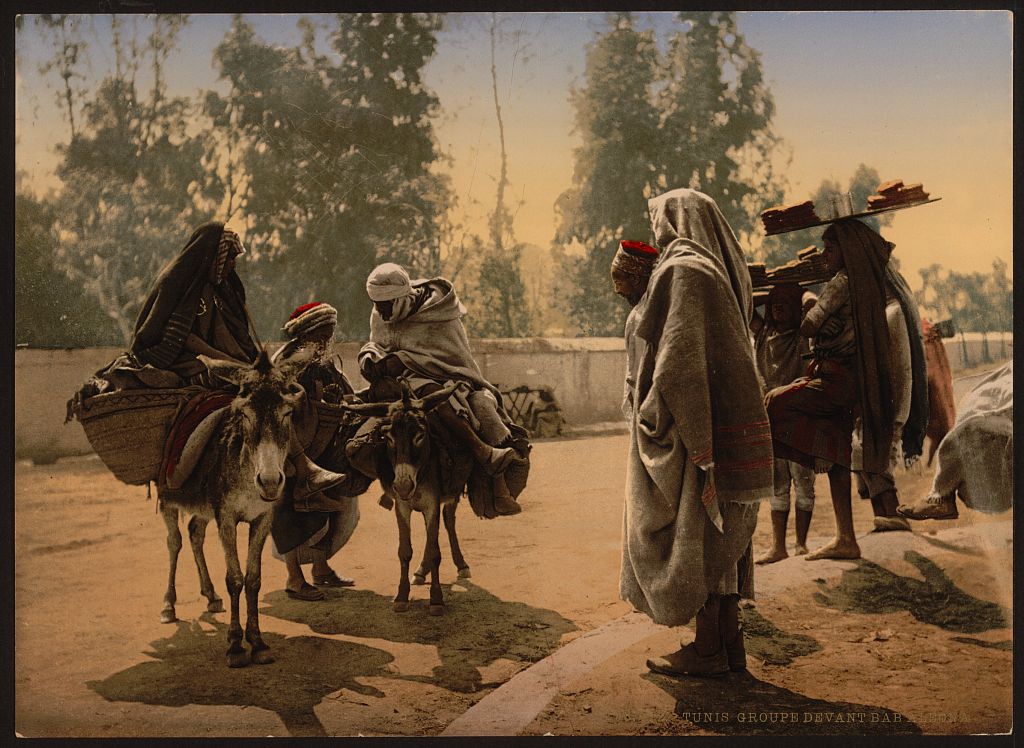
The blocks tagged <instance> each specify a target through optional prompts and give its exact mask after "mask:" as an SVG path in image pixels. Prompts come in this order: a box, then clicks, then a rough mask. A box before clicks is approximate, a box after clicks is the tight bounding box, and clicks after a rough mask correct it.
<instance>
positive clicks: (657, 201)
mask: <svg viewBox="0 0 1024 748" xmlns="http://www.w3.org/2000/svg"><path fill="white" fill-rule="evenodd" d="M647 209H648V210H649V211H650V214H651V229H652V230H653V231H654V239H655V243H656V244H657V245H658V247H660V248H661V249H662V250H667V249H668V248H669V245H671V244H672V243H674V242H676V241H679V240H685V241H686V244H687V246H689V247H690V248H691V249H693V250H695V251H697V252H699V253H700V254H702V255H704V256H705V257H708V258H710V259H712V260H715V261H717V262H718V263H719V264H721V265H722V268H723V270H725V272H726V275H727V276H728V278H729V282H730V284H731V285H732V290H733V293H735V295H736V303H737V304H738V305H739V307H740V312H741V313H742V314H743V319H744V320H745V321H746V322H747V323H748V324H749V322H750V319H751V316H752V315H753V313H754V301H753V295H752V294H753V286H752V284H751V282H750V271H749V270H747V261H746V258H745V257H744V256H743V250H742V249H740V245H739V242H738V241H736V234H735V233H733V230H732V227H731V226H729V222H728V221H726V220H725V216H723V215H722V211H721V210H719V208H718V205H717V204H716V203H715V201H714V200H712V199H711V198H710V197H708V196H707V195H705V194H704V193H703V192H698V191H697V190H690V189H686V188H679V189H675V190H671V191H670V192H665V193H663V194H661V195H658V196H657V197H652V198H651V199H650V200H648V201H647ZM666 254H667V253H666V252H664V251H663V252H662V253H661V257H662V258H664V257H665V256H666Z"/></svg>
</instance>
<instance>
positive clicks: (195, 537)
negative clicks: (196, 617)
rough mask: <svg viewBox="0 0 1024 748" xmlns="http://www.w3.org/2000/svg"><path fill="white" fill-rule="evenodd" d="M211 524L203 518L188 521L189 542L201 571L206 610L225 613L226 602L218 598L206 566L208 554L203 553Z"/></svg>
mask: <svg viewBox="0 0 1024 748" xmlns="http://www.w3.org/2000/svg"><path fill="white" fill-rule="evenodd" d="M209 523H210V521H209V520H207V519H203V518H202V517H192V519H190V520H189V521H188V541H189V543H191V544H192V555H193V556H194V557H195V559H196V569H198V570H199V591H200V592H201V593H202V595H203V597H205V598H206V600H207V602H206V609H207V610H208V611H209V612H211V613H223V612H224V601H223V600H221V599H220V597H218V596H217V591H216V590H215V589H214V588H213V580H211V579H210V570H209V568H208V567H207V566H206V553H205V552H204V551H203V542H204V541H205V540H206V526H207V525H208V524H209Z"/></svg>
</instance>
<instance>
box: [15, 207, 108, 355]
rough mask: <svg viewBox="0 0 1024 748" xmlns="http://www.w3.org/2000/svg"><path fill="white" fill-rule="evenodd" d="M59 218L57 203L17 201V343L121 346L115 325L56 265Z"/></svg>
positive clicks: (93, 300) (31, 344) (35, 345)
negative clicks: (56, 227) (118, 343)
mask: <svg viewBox="0 0 1024 748" xmlns="http://www.w3.org/2000/svg"><path fill="white" fill-rule="evenodd" d="M55 214H56V207H55V206H54V205H53V204H52V203H49V202H46V201H42V200H37V199H36V198H34V197H32V196H31V195H28V194H26V193H24V192H18V193H17V194H16V195H15V203H14V244H15V246H16V247H17V248H18V254H17V257H16V258H15V273H14V341H15V343H17V344H19V345H21V344H25V345H29V346H34V347H44V346H45V347H51V346H77V345H111V344H116V343H117V342H119V340H118V338H119V334H118V330H117V326H116V325H115V324H114V321H113V320H112V319H111V318H110V317H108V316H107V315H106V314H105V313H104V311H103V310H102V309H100V307H99V305H98V304H97V303H96V300H95V299H94V298H92V297H91V296H89V295H88V294H86V293H85V292H84V291H83V290H82V288H81V286H80V285H79V284H78V283H75V282H74V281H72V280H71V279H70V278H68V277H67V276H66V275H65V274H64V273H62V272H61V271H60V270H59V269H58V268H57V266H56V263H55V262H54V259H55V257H56V254H57V246H58V244H59V240H58V237H57V232H56V229H55V223H56V220H55V218H56V217H55Z"/></svg>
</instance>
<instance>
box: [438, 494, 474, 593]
mask: <svg viewBox="0 0 1024 748" xmlns="http://www.w3.org/2000/svg"><path fill="white" fill-rule="evenodd" d="M458 505H459V500H458V499H456V500H455V501H449V502H448V503H447V504H445V505H444V506H443V507H441V516H442V518H443V519H444V529H445V530H446V531H447V532H448V547H449V548H451V549H452V561H454V562H455V568H456V569H458V570H459V579H469V577H470V573H469V564H467V563H466V559H465V558H463V556H462V548H460V547H459V536H458V535H457V534H456V532H455V508H456V507H457V506H458Z"/></svg>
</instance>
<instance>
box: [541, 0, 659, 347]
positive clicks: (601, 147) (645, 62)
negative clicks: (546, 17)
mask: <svg viewBox="0 0 1024 748" xmlns="http://www.w3.org/2000/svg"><path fill="white" fill-rule="evenodd" d="M608 23H609V26H610V29H609V30H608V31H607V32H606V33H603V34H600V35H599V36H598V37H597V38H596V39H595V40H594V41H593V42H592V43H591V44H589V45H588V47H587V53H586V72H585V73H584V83H583V86H582V87H581V88H580V89H575V90H573V91H572V92H571V101H572V104H573V107H574V109H575V112H576V114H575V129H576V132H577V133H578V134H579V135H580V136H581V140H582V143H581V145H580V146H578V147H577V148H576V149H575V151H574V161H575V166H574V170H573V184H572V187H570V188H569V189H568V190H566V191H565V192H563V193H562V195H561V196H560V197H559V198H558V202H557V204H556V210H557V212H558V215H559V227H558V231H557V234H556V237H555V243H556V244H557V245H561V246H562V247H567V246H569V245H572V244H578V245H582V248H583V251H584V253H583V255H582V257H580V256H579V255H578V254H573V253H563V255H562V256H563V258H564V260H563V262H564V264H563V272H564V273H565V274H566V275H567V276H568V277H569V279H571V281H572V283H571V284H568V285H569V286H570V290H568V293H567V294H566V297H565V300H566V303H567V306H568V311H569V312H570V314H571V315H572V316H573V318H574V319H575V320H576V322H577V324H578V325H579V327H580V329H581V331H582V332H583V333H584V334H587V335H617V334H619V333H621V331H622V324H623V321H624V320H625V314H626V309H625V306H624V305H623V304H622V302H621V301H620V300H619V299H617V298H616V297H615V295H614V293H613V292H612V289H611V285H610V281H609V278H608V269H609V265H610V263H611V259H612V257H613V256H614V254H615V251H616V249H617V247H618V242H619V241H620V240H621V239H638V240H642V239H645V238H648V237H649V236H650V233H651V230H650V219H649V218H648V216H647V200H646V198H648V197H650V195H651V184H652V183H653V181H654V180H655V176H656V175H655V172H654V164H655V162H656V158H657V155H656V154H657V128H658V110H657V109H656V108H655V106H654V104H653V102H652V101H651V95H652V93H651V92H652V89H653V86H654V83H655V79H656V70H657V65H658V52H657V47H656V46H655V42H654V37H653V34H652V33H651V32H649V31H638V30H637V29H636V28H635V27H634V21H633V17H632V14H631V13H627V12H619V13H613V14H611V15H610V16H609V17H608Z"/></svg>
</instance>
